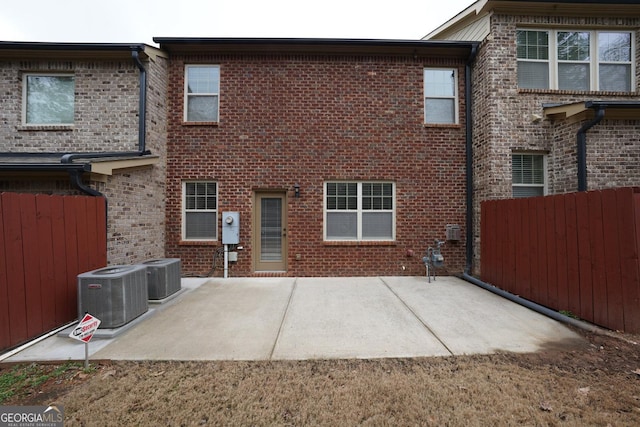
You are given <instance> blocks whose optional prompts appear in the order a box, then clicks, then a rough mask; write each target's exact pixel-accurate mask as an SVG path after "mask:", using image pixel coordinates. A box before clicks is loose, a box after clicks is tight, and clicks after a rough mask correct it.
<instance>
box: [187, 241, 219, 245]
mask: <svg viewBox="0 0 640 427" xmlns="http://www.w3.org/2000/svg"><path fill="white" fill-rule="evenodd" d="M178 245H179V246H218V245H219V242H218V241H217V240H180V241H179V242H178Z"/></svg>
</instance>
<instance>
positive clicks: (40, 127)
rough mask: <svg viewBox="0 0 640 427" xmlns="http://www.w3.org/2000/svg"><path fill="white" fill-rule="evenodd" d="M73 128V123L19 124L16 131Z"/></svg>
mask: <svg viewBox="0 0 640 427" xmlns="http://www.w3.org/2000/svg"><path fill="white" fill-rule="evenodd" d="M60 130H73V125H20V126H18V131H60Z"/></svg>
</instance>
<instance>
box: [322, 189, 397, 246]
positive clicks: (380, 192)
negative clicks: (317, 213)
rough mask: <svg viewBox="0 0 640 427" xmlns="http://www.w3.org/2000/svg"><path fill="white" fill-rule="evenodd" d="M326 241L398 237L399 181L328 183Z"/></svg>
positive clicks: (325, 219)
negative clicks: (396, 201)
mask: <svg viewBox="0 0 640 427" xmlns="http://www.w3.org/2000/svg"><path fill="white" fill-rule="evenodd" d="M324 189H325V197H324V199H325V205H324V230H325V232H324V238H325V240H394V239H395V184H394V183H392V182H326V183H325V186H324Z"/></svg>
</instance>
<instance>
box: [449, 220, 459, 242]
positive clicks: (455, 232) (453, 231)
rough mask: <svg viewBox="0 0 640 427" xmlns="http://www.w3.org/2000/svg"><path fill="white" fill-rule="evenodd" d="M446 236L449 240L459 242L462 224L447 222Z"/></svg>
mask: <svg viewBox="0 0 640 427" xmlns="http://www.w3.org/2000/svg"><path fill="white" fill-rule="evenodd" d="M446 237H447V240H448V241H453V242H457V241H459V240H460V226H459V225H457V224H447V230H446Z"/></svg>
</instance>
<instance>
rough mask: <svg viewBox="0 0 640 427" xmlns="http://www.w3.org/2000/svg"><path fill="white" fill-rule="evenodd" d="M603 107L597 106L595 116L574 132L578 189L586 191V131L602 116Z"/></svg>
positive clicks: (599, 120)
mask: <svg viewBox="0 0 640 427" xmlns="http://www.w3.org/2000/svg"><path fill="white" fill-rule="evenodd" d="M604 112H605V109H604V107H597V108H596V110H595V117H594V118H593V119H592V120H590V121H588V122H586V123H585V124H583V125H582V126H581V127H580V129H579V130H578V132H577V133H576V140H577V155H578V162H577V163H578V191H587V131H588V130H589V129H591V128H592V127H594V126H595V125H597V124H598V123H600V122H601V121H602V119H603V118H604Z"/></svg>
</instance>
